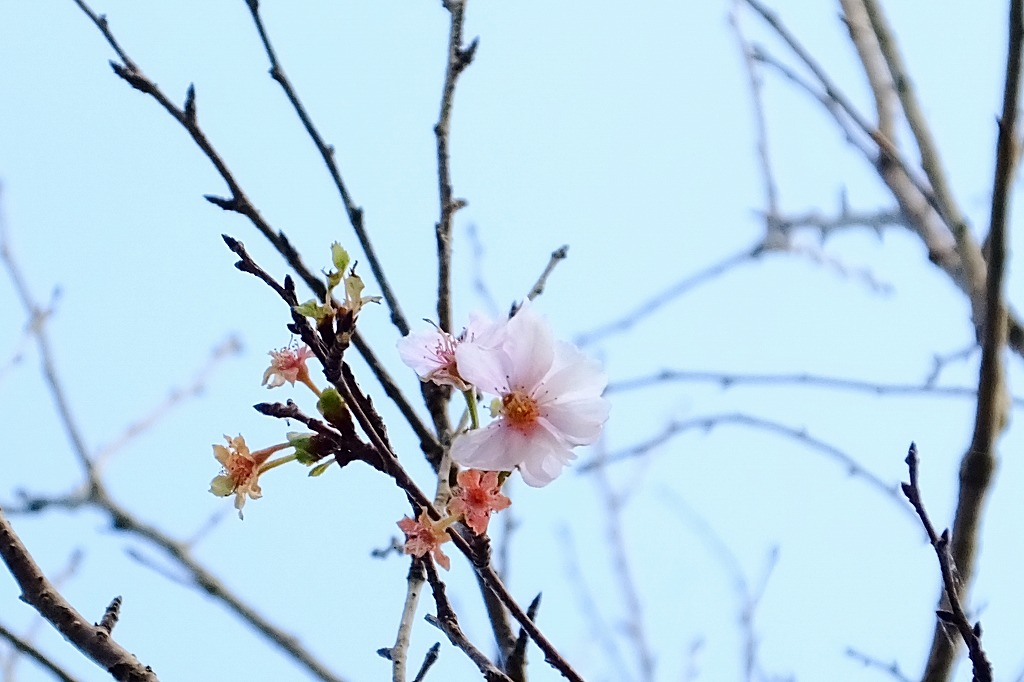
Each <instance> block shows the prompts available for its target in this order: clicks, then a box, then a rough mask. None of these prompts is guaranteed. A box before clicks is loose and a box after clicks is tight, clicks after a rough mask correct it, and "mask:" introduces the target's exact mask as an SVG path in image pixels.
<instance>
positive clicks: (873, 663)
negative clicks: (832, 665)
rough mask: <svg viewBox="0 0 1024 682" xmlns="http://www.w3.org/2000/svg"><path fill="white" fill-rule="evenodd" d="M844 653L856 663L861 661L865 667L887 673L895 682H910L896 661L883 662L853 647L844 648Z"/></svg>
mask: <svg viewBox="0 0 1024 682" xmlns="http://www.w3.org/2000/svg"><path fill="white" fill-rule="evenodd" d="M846 655H847V656H848V657H849V658H852V659H853V660H855V661H857V662H858V663H861V664H862V665H863V666H864V667H865V668H874V669H875V670H880V671H882V672H885V673H888V674H889V676H890V677H892V678H893V679H894V680H896V682H911V679H910V678H909V677H907V676H906V675H904V674H903V671H902V670H900V665H899V663H897V662H896V661H893V662H892V663H884V662H882V661H880V660H878V659H877V658H873V657H871V656H868V655H867V654H865V653H863V652H862V651H858V650H857V649H854V648H853V647H847V648H846Z"/></svg>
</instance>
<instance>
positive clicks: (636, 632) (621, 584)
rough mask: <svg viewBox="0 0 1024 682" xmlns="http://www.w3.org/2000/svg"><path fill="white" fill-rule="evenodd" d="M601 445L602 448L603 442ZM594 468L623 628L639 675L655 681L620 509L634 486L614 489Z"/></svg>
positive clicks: (602, 469) (604, 471)
mask: <svg viewBox="0 0 1024 682" xmlns="http://www.w3.org/2000/svg"><path fill="white" fill-rule="evenodd" d="M600 447H601V449H602V450H603V444H602V445H601V446H600ZM596 471H597V473H596V475H595V478H596V480H597V486H598V494H599V496H600V500H601V502H602V504H601V507H602V508H603V509H604V511H605V522H606V526H605V534H606V537H607V541H608V545H607V546H608V551H609V553H610V556H611V568H612V573H613V576H614V578H613V579H614V582H615V585H616V586H617V587H618V591H619V593H620V594H621V595H622V598H623V600H624V601H625V617H624V622H623V631H624V634H625V637H626V641H628V642H629V645H630V647H631V648H632V650H633V655H634V657H635V658H636V666H637V669H638V670H639V671H640V679H641V680H644V681H645V682H654V679H655V660H656V657H655V655H654V652H653V651H652V649H651V643H650V641H649V640H648V638H647V634H646V632H645V628H644V609H643V602H642V601H641V599H640V591H639V589H638V587H637V584H636V579H635V578H634V576H633V570H632V568H631V566H630V563H629V552H628V550H627V548H626V536H625V532H624V529H623V521H622V510H623V508H624V506H625V504H626V501H627V494H626V492H624V491H630V492H632V491H634V490H636V488H635V487H633V486H629V485H626V486H623V490H615V489H614V488H613V487H612V482H611V478H610V477H609V475H608V469H607V468H606V467H603V466H599V467H597V469H596Z"/></svg>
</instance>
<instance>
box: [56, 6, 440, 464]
mask: <svg viewBox="0 0 1024 682" xmlns="http://www.w3.org/2000/svg"><path fill="white" fill-rule="evenodd" d="M74 2H75V4H76V5H78V6H79V7H80V8H81V9H82V11H83V12H84V13H85V14H86V15H87V16H88V17H89V18H90V19H91V20H92V22H93V23H94V24H95V25H96V27H97V28H98V29H99V30H100V32H101V33H102V34H103V37H104V38H105V39H106V40H107V42H108V43H109V44H110V46H111V47H112V48H113V49H114V52H116V53H117V55H118V57H119V58H120V59H121V61H122V62H123V65H121V64H117V63H115V62H111V67H112V68H113V70H114V73H116V74H117V75H118V76H119V77H120V78H122V79H123V80H124V81H125V82H127V83H128V84H129V85H131V86H132V87H133V88H135V89H136V90H139V91H140V92H142V93H144V94H147V95H149V96H150V97H152V98H153V99H155V100H156V101H157V102H158V103H159V104H160V106H161V107H163V108H164V110H165V111H167V113H168V114H170V115H171V117H173V118H174V120H176V121H177V122H178V123H179V124H180V125H181V126H182V127H183V128H185V130H186V131H187V132H188V134H189V136H190V137H191V138H192V140H193V141H194V142H195V143H196V146H198V147H199V149H200V150H201V151H202V152H203V155H204V156H206V158H207V159H208V160H209V161H210V163H211V164H213V167H214V168H215V169H216V170H217V174H218V175H220V177H221V179H222V180H223V181H224V183H225V184H226V185H227V188H228V191H229V193H230V195H231V196H230V197H229V198H224V197H219V196H215V195H212V194H207V195H205V197H204V198H205V199H206V200H207V201H209V202H210V203H211V204H213V205H215V206H218V207H220V208H221V209H223V210H225V211H232V212H234V213H238V214H240V215H243V216H245V217H246V218H248V220H249V222H250V223H252V225H253V226H254V227H255V228H256V229H257V231H259V233H260V234H262V235H263V236H264V237H265V238H266V239H267V240H268V241H269V242H270V243H271V245H272V246H273V247H274V248H275V249H276V250H277V252H278V253H280V254H281V257H282V258H284V260H285V262H287V263H288V266H289V267H290V268H291V269H292V271H293V272H295V274H296V275H297V276H298V277H299V279H301V280H302V281H303V283H305V285H306V286H308V287H309V289H310V290H311V291H312V292H313V294H314V295H315V296H316V298H317V299H318V300H323V298H324V297H325V296H326V295H327V287H326V285H325V284H324V282H323V281H322V280H321V278H320V277H319V276H318V275H317V274H316V273H314V272H313V271H312V270H310V269H309V268H308V267H307V266H306V264H305V263H304V262H303V260H302V257H301V255H300V254H299V252H298V251H297V250H296V249H295V247H294V246H292V244H291V242H290V241H289V240H288V237H287V236H286V235H285V234H284V232H281V231H276V230H274V229H273V227H271V225H270V223H268V222H267V221H266V220H265V219H264V218H263V216H262V215H261V214H260V212H259V211H258V210H257V209H256V207H255V206H254V205H253V204H252V202H251V201H250V200H249V198H248V197H247V196H246V194H245V192H244V191H243V190H242V188H241V186H240V185H239V184H238V182H237V180H236V179H235V177H234V176H233V175H232V173H231V171H230V170H229V169H228V167H227V164H226V163H225V162H224V160H223V159H222V158H221V157H220V155H219V154H218V152H217V151H216V149H214V147H213V144H212V143H211V142H210V140H209V139H208V138H207V137H206V134H205V133H204V132H203V130H202V129H201V128H200V127H199V123H198V119H197V117H196V94H195V88H193V87H191V86H190V87H189V90H188V92H187V94H186V98H185V105H184V106H183V107H178V106H177V105H176V104H174V103H173V102H172V101H171V100H170V99H169V98H168V97H167V95H165V94H164V93H163V91H162V90H160V88H159V87H157V85H156V84H155V83H153V81H151V80H150V79H149V78H147V77H146V75H145V74H144V73H142V71H141V70H140V69H139V68H138V66H136V64H135V62H133V61H132V60H131V59H130V58H129V57H128V55H127V54H126V53H125V51H124V50H123V49H122V48H121V46H120V45H119V44H118V42H117V40H116V39H115V38H114V35H113V33H112V32H111V31H110V27H109V26H108V24H107V19H106V17H105V16H99V15H97V14H96V13H95V12H93V11H92V9H91V8H90V7H89V6H88V5H86V4H85V2H84V0H74ZM396 324H397V323H396ZM352 345H354V346H355V347H356V350H358V351H359V354H360V355H362V356H363V359H364V360H365V361H366V363H367V365H368V366H369V367H370V371H372V372H373V374H374V376H375V377H376V378H377V380H378V381H379V382H380V384H381V386H382V387H383V388H384V391H385V393H386V394H387V396H388V397H389V398H390V399H391V400H392V401H394V402H395V404H396V405H397V406H398V408H399V410H400V411H401V412H402V415H403V416H404V417H405V418H406V419H407V420H409V423H410V424H413V425H414V428H415V425H416V424H418V423H419V417H418V416H416V411H415V410H414V409H413V407H412V405H410V404H409V401H408V400H407V399H406V398H405V396H404V394H403V393H402V391H401V389H400V388H399V387H398V384H397V383H395V381H394V380H393V379H392V378H391V377H390V375H389V374H388V372H387V370H386V369H385V368H384V365H383V364H381V362H380V361H379V360H378V359H377V358H376V357H375V355H374V354H373V353H372V352H371V350H370V346H369V344H367V343H366V341H365V340H364V339H363V338H362V336H361V335H360V334H359V332H358V331H357V332H356V333H355V335H354V336H353V337H352ZM425 451H426V452H434V449H433V448H427V449H425Z"/></svg>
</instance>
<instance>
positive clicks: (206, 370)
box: [93, 336, 242, 472]
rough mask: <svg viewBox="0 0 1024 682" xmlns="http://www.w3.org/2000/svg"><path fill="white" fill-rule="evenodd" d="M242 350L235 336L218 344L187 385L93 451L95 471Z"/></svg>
mask: <svg viewBox="0 0 1024 682" xmlns="http://www.w3.org/2000/svg"><path fill="white" fill-rule="evenodd" d="M241 350H242V344H241V342H240V341H239V340H238V337H236V336H231V337H229V338H228V339H226V340H225V341H224V342H222V343H220V344H219V345H217V346H216V347H215V348H214V349H213V351H212V352H211V353H210V357H209V359H208V360H207V362H206V364H205V365H203V367H202V368H200V369H199V371H197V372H196V373H195V376H194V377H193V379H192V381H191V382H190V383H189V384H188V385H186V386H183V387H180V388H174V389H172V390H171V392H170V394H169V395H168V396H167V399H166V400H164V401H163V402H162V403H160V404H159V405H157V406H156V407H154V408H153V409H152V410H150V411H149V412H148V413H147V414H146V415H145V416H143V417H141V418H139V419H137V420H135V421H134V422H132V424H130V425H129V426H128V428H127V429H125V430H124V432H123V433H122V434H121V435H120V436H118V437H117V438H115V439H114V440H113V441H111V442H110V443H108V444H107V445H104V446H102V447H100V448H99V449H97V450H96V453H95V455H94V456H93V459H94V464H93V466H94V467H95V468H96V470H97V472H101V471H102V469H103V466H104V464H105V463H106V462H107V461H108V460H109V459H110V457H111V456H112V455H113V454H115V453H116V452H117V451H118V450H120V449H121V448H123V447H124V446H125V445H127V444H128V443H129V442H130V441H132V440H133V439H135V438H137V437H138V436H140V435H141V434H143V433H145V432H146V431H148V430H149V429H151V428H152V427H153V426H154V425H156V424H157V423H158V422H159V421H160V420H161V419H163V418H164V417H166V416H167V414H168V413H169V412H170V411H171V410H173V409H174V408H175V407H177V406H178V405H180V404H182V403H183V402H185V401H187V400H189V399H190V398H197V397H199V396H201V395H202V394H203V392H204V391H205V390H206V382H207V380H208V379H209V377H210V375H211V374H212V373H213V371H214V370H215V369H216V368H217V366H218V365H220V364H221V363H222V362H223V361H224V360H226V359H227V358H229V357H232V356H235V355H238V354H239V352H241Z"/></svg>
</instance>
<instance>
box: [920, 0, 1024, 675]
mask: <svg viewBox="0 0 1024 682" xmlns="http://www.w3.org/2000/svg"><path fill="white" fill-rule="evenodd" d="M1008 25H1009V28H1008V37H1007V56H1006V80H1005V84H1004V87H1003V110H1002V114H1001V116H1000V118H999V135H998V140H997V143H996V163H995V171H994V179H993V182H992V185H993V187H992V214H991V222H990V226H989V235H988V239H989V258H988V277H987V281H986V286H985V308H984V310H985V320H984V325H983V326H982V330H983V336H982V341H981V367H980V369H979V376H978V408H977V412H976V414H975V421H974V434H973V436H972V438H971V444H970V446H969V447H968V448H967V452H966V453H965V454H964V456H963V459H962V460H961V463H960V488H959V492H958V495H957V506H956V515H955V517H954V519H953V537H952V540H951V543H950V547H949V552H950V555H951V557H952V561H953V565H954V566H956V569H957V570H958V571H959V573H960V576H961V578H962V579H963V581H964V586H965V591H966V590H967V589H968V588H969V587H970V583H971V578H972V577H973V575H974V568H975V564H976V554H977V544H978V529H979V527H980V526H981V517H982V513H983V507H984V503H985V498H986V497H987V495H988V491H989V487H990V485H991V482H992V478H993V476H994V473H995V468H996V443H997V441H998V438H999V435H1000V434H1001V433H1002V431H1003V430H1004V429H1005V428H1006V424H1007V420H1008V416H1007V394H1006V392H1007V388H1006V379H1005V370H1004V367H1003V346H1004V345H1005V344H1006V339H1007V314H1006V308H1005V302H1004V298H1003V286H1004V283H1003V279H1004V275H1005V267H1006V243H1007V232H1008V230H1009V226H1008V224H1007V216H1008V215H1009V209H1010V191H1011V186H1012V180H1013V170H1014V164H1015V161H1016V159H1015V156H1016V149H1015V148H1016V144H1017V139H1018V133H1017V108H1018V99H1019V96H1020V81H1021V61H1022V54H1021V52H1022V44H1024V1H1022V0H1011V2H1010V11H1009V18H1008ZM911 454H914V453H913V450H912V453H911ZM911 483H912V484H913V481H911ZM940 629H941V625H937V626H936V630H935V633H934V635H933V637H932V648H931V652H930V654H929V656H928V663H927V665H926V667H925V674H924V676H923V678H922V679H923V680H924V681H925V682H940V681H942V680H946V679H948V678H949V675H950V672H951V670H952V666H953V659H954V657H955V649H954V647H953V646H952V645H951V643H950V642H949V640H948V639H947V638H946V637H945V635H944V633H941V632H940ZM961 635H963V636H964V641H966V642H967V646H968V650H969V652H970V654H971V660H972V661H973V662H974V663H975V675H977V674H978V672H977V671H978V665H979V662H978V661H976V660H975V652H974V650H973V649H972V648H971V642H970V641H968V638H967V636H966V635H965V634H964V631H963V629H962V628H961ZM989 679H991V675H990V676H989Z"/></svg>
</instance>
